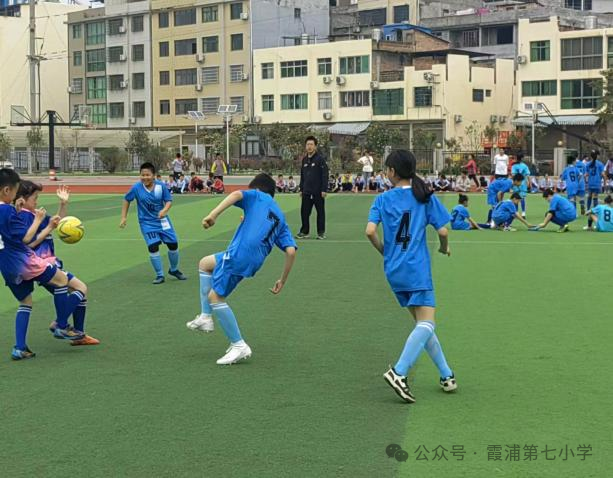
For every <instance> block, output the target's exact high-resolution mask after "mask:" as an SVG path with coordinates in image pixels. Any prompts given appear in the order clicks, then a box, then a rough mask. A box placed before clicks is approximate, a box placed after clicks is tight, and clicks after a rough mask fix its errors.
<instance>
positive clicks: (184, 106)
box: [175, 98, 198, 115]
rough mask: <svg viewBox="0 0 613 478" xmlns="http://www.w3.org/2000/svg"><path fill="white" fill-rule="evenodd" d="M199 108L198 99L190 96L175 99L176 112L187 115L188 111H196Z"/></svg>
mask: <svg viewBox="0 0 613 478" xmlns="http://www.w3.org/2000/svg"><path fill="white" fill-rule="evenodd" d="M197 109H198V100H197V99H196V98H190V99H188V100H175V114H176V115H186V114H187V112H188V111H196V110H197Z"/></svg>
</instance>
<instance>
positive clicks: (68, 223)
mask: <svg viewBox="0 0 613 478" xmlns="http://www.w3.org/2000/svg"><path fill="white" fill-rule="evenodd" d="M83 234H85V229H84V228H83V223H82V222H81V220H80V219H78V218H76V217H74V216H66V217H65V218H64V219H62V220H61V221H60V223H59V224H58V226H57V235H58V236H59V238H60V239H61V240H62V241H64V242H65V243H66V244H76V243H77V242H79V241H80V240H81V239H82V238H83Z"/></svg>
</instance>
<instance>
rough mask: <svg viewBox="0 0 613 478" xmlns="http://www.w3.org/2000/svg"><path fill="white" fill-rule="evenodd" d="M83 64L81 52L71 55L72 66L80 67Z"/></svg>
mask: <svg viewBox="0 0 613 478" xmlns="http://www.w3.org/2000/svg"><path fill="white" fill-rule="evenodd" d="M82 64H83V52H81V51H75V52H73V54H72V66H81V65H82Z"/></svg>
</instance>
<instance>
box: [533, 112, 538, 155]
mask: <svg viewBox="0 0 613 478" xmlns="http://www.w3.org/2000/svg"><path fill="white" fill-rule="evenodd" d="M536 120H537V117H536V112H533V113H532V164H534V165H535V166H536V158H535V157H534V155H535V150H536V146H535V143H536V138H535V136H534V133H535V129H536Z"/></svg>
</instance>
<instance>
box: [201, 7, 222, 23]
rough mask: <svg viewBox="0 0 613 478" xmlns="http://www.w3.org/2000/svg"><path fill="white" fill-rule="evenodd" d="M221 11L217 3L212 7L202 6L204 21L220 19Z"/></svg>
mask: <svg viewBox="0 0 613 478" xmlns="http://www.w3.org/2000/svg"><path fill="white" fill-rule="evenodd" d="M218 17H219V13H218V7H217V5H214V6H212V7H202V23H211V22H216V21H217V20H218Z"/></svg>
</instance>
